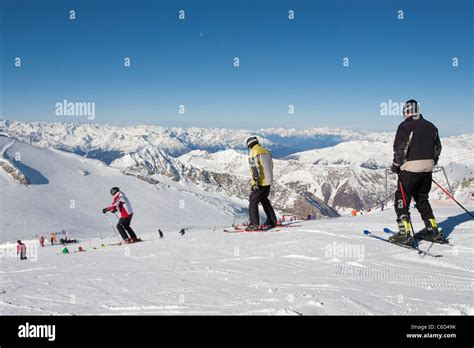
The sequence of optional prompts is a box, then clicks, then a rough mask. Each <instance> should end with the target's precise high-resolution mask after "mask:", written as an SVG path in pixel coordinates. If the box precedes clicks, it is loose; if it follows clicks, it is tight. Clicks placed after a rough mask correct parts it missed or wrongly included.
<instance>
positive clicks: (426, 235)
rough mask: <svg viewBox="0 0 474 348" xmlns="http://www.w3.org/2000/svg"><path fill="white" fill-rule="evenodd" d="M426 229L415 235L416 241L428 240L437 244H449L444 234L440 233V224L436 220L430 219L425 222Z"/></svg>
mask: <svg viewBox="0 0 474 348" xmlns="http://www.w3.org/2000/svg"><path fill="white" fill-rule="evenodd" d="M424 222H425V228H424V229H422V230H421V231H420V232H418V233H415V239H419V240H426V241H428V242H435V243H447V242H448V241H447V240H446V238H445V237H444V236H443V234H442V233H441V232H440V231H439V228H438V224H437V223H436V220H435V219H434V218H433V219H429V220H425V221H424Z"/></svg>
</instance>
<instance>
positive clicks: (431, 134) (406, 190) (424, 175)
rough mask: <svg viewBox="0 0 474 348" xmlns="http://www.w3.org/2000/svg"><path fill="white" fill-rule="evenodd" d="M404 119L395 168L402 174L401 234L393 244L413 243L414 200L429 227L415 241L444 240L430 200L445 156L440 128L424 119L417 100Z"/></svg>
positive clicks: (399, 201) (395, 148)
mask: <svg viewBox="0 0 474 348" xmlns="http://www.w3.org/2000/svg"><path fill="white" fill-rule="evenodd" d="M403 116H404V117H405V120H404V121H403V122H402V123H401V124H400V125H399V126H398V129H397V134H396V135H395V142H394V144H393V151H394V156H393V164H392V168H391V169H392V171H393V172H394V173H396V174H398V189H397V191H396V192H395V212H396V214H397V223H398V228H399V232H398V233H397V234H395V235H394V236H392V237H390V241H392V242H398V243H410V242H411V239H410V212H409V207H410V201H411V198H412V197H413V198H414V199H415V202H416V207H417V209H418V211H419V212H420V214H421V217H422V218H423V221H424V222H425V226H426V227H425V228H424V229H423V230H421V231H420V232H418V233H417V234H416V235H415V238H416V239H425V240H430V241H432V240H434V241H436V240H438V239H443V238H444V237H443V235H442V234H441V233H440V232H439V230H438V224H437V223H436V219H435V217H434V215H433V210H432V209H431V206H430V203H429V201H428V195H429V192H430V190H431V177H432V172H433V168H434V166H435V165H436V164H437V163H438V159H439V156H440V154H441V141H440V139H439V134H438V129H436V127H435V126H434V125H433V124H432V123H431V122H428V121H427V120H425V119H424V118H423V116H422V115H421V113H420V109H419V104H418V102H417V101H416V100H413V99H411V100H408V101H407V102H406V103H405V106H404V107H403Z"/></svg>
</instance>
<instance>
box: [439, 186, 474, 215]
mask: <svg viewBox="0 0 474 348" xmlns="http://www.w3.org/2000/svg"><path fill="white" fill-rule="evenodd" d="M431 181H433V182H434V183H435V184H436V186H438V187H439V188H440V189H441V191H443V192H444V193H446V195H447V196H448V197H449V198H451V199H452V200H453V201H454V202H455V203H456V204H457V205H459V206H460V207H461V208H463V209H464V211H465V212H466V213H468V214H469V215H470V216H472V217H474V215H472V214H471V213H470V212H469V211H468V210H467V209H466V208H464V207H463V206H462V205H461V203H459V202H458V201H457V200H456V199H454V197H453V196H451V195H450V194H449V192H448V191H446V190H445V189H444V188H442V187H441V185H440V184H438V183H437V182H436V181H434V180H433V179H431Z"/></svg>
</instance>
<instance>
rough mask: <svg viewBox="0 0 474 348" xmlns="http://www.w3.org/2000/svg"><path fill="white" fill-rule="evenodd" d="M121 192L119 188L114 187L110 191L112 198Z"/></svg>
mask: <svg viewBox="0 0 474 348" xmlns="http://www.w3.org/2000/svg"><path fill="white" fill-rule="evenodd" d="M119 191H120V189H119V188H118V187H112V188H111V189H110V194H111V195H112V196H114V195H115V194H116V193H117V192H119Z"/></svg>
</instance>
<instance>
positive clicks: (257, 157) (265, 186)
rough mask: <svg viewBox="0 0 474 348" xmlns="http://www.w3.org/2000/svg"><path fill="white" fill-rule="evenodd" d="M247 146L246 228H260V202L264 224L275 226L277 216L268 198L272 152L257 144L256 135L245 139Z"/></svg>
mask: <svg viewBox="0 0 474 348" xmlns="http://www.w3.org/2000/svg"><path fill="white" fill-rule="evenodd" d="M247 147H248V148H249V150H250V154H249V164H250V173H251V177H252V189H251V190H250V197H249V215H250V224H249V226H248V228H247V229H248V230H253V229H258V228H261V226H260V217H259V212H258V203H262V207H263V210H264V211H265V214H266V215H267V220H266V222H265V223H264V225H265V226H268V227H275V226H276V225H277V218H276V216H275V211H274V210H273V207H272V204H271V203H270V200H269V199H268V196H269V194H270V187H271V185H272V184H273V159H272V154H271V152H270V151H268V150H267V149H266V148H264V147H263V146H261V145H260V144H259V141H258V139H257V137H251V138H249V139H247Z"/></svg>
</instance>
